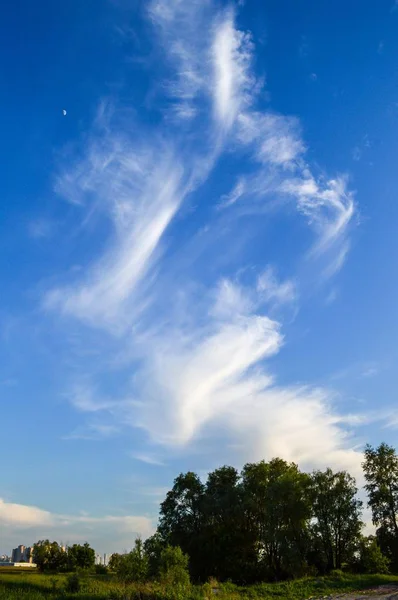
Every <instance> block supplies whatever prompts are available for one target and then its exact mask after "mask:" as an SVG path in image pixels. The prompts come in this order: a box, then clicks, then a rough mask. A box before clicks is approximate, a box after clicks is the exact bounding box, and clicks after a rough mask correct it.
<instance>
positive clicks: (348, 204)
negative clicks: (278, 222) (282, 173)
mask: <svg viewBox="0 0 398 600" xmlns="http://www.w3.org/2000/svg"><path fill="white" fill-rule="evenodd" d="M281 190H282V191H283V192H285V193H288V194H291V195H292V196H293V197H295V198H296V199H297V207H298V210H299V211H300V212H302V213H303V214H304V215H305V216H306V217H307V218H308V221H309V223H310V225H311V226H312V227H313V228H314V229H315V231H316V232H317V234H318V241H317V242H316V244H315V246H314V247H313V250H312V253H313V254H314V255H320V254H322V253H324V252H326V251H327V250H330V249H331V247H332V246H335V247H336V245H337V244H342V243H343V242H344V241H345V240H346V236H347V233H348V227H349V225H350V223H351V222H352V218H353V216H354V214H355V203H354V198H353V194H352V192H350V191H349V190H347V181H346V179H345V178H342V177H340V178H337V179H330V180H329V181H327V182H326V183H324V184H323V183H321V182H316V181H315V179H314V178H313V177H312V176H311V175H308V174H307V176H306V177H305V178H303V179H291V180H287V181H285V182H283V183H282V184H281ZM347 252H348V243H347V242H346V243H343V244H342V246H337V256H336V257H333V263H334V267H333V266H332V267H330V269H331V271H332V272H333V273H334V272H336V271H337V270H339V268H340V267H341V266H342V263H343V262H344V259H345V256H346V254H347Z"/></svg>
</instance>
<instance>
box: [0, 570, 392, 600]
mask: <svg viewBox="0 0 398 600" xmlns="http://www.w3.org/2000/svg"><path fill="white" fill-rule="evenodd" d="M386 583H395V584H397V585H398V577H395V576H389V575H363V576H359V575H350V574H336V575H334V576H329V577H318V578H316V577H313V578H307V579H299V580H296V581H290V582H284V583H275V584H259V585H254V586H250V587H245V588H244V587H237V586H234V585H232V584H223V585H220V586H219V587H218V593H217V594H213V592H212V586H210V585H209V584H207V585H204V586H195V587H194V586H193V587H192V589H191V590H184V591H182V590H178V589H176V588H175V587H173V588H172V589H167V588H165V587H162V586H160V585H157V584H144V585H130V586H125V585H122V584H119V583H118V582H117V581H116V580H115V579H114V578H113V577H111V576H96V575H92V576H91V575H88V576H84V577H82V579H81V590H80V592H79V593H76V594H71V593H68V592H67V591H66V584H67V576H66V575H42V574H40V573H37V572H21V571H19V572H15V571H9V570H8V571H5V570H4V571H3V570H0V600H58V599H60V600H61V599H62V600H72V599H75V600H125V599H126V600H191V599H192V600H199V599H205V598H211V597H214V598H220V599H222V600H227V599H228V600H240V599H242V600H243V599H248V600H249V599H251V600H255V599H260V598H261V599H264V600H270V599H286V600H307V599H308V598H319V597H322V596H327V595H329V594H338V593H342V592H346V591H347V592H348V591H351V590H361V589H366V588H370V587H375V586H378V585H382V584H386Z"/></svg>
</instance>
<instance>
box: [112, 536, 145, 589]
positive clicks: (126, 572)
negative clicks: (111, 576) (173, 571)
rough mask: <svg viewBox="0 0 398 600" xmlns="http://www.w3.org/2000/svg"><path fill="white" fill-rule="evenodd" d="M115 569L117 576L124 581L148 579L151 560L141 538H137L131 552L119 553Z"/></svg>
mask: <svg viewBox="0 0 398 600" xmlns="http://www.w3.org/2000/svg"><path fill="white" fill-rule="evenodd" d="M112 556H113V555H112ZM115 571H116V574H117V576H118V577H119V578H120V579H121V580H122V581H124V582H131V581H138V582H143V581H146V579H148V574H149V561H148V557H147V556H146V554H145V552H144V544H143V542H142V540H141V539H140V538H137V539H136V540H135V543H134V548H133V549H132V550H131V552H128V553H127V554H122V555H119V558H118V560H117V563H116V567H115Z"/></svg>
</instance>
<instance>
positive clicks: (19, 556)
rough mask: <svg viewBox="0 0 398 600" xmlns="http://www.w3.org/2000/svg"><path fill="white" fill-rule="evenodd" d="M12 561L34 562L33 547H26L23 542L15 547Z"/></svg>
mask: <svg viewBox="0 0 398 600" xmlns="http://www.w3.org/2000/svg"><path fill="white" fill-rule="evenodd" d="M11 562H13V563H30V564H32V563H33V548H31V547H27V548H26V547H25V546H24V545H23V544H21V545H20V546H18V548H14V550H13V551H12V553H11Z"/></svg>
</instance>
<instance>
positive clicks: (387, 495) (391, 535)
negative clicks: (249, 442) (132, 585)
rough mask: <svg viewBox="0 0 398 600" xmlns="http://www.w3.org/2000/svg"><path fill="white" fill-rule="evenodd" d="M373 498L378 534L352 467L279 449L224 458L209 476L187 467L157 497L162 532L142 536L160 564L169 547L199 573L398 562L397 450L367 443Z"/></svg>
mask: <svg viewBox="0 0 398 600" xmlns="http://www.w3.org/2000/svg"><path fill="white" fill-rule="evenodd" d="M363 471H364V477H365V481H366V485H365V489H366V492H367V495H368V505H369V507H370V508H371V511H372V518H373V523H374V525H375V526H376V535H375V536H368V537H365V536H364V535H363V534H362V530H363V525H364V524H363V522H362V510H363V503H362V501H361V500H360V499H359V498H358V489H357V486H356V482H355V479H354V478H353V477H352V476H351V475H350V474H349V473H348V472H346V471H332V470H331V469H326V470H325V471H314V472H313V473H311V474H309V473H304V472H302V471H300V469H299V467H298V466H297V465H296V464H295V463H288V462H286V461H285V460H282V459H280V458H274V459H273V460H271V461H269V462H265V461H260V462H257V463H248V464H246V465H245V466H244V467H243V469H242V471H241V472H240V473H239V472H238V471H237V470H236V469H235V468H234V467H231V466H223V467H221V468H219V469H216V470H215V471H213V472H211V473H209V475H208V478H207V481H206V482H205V483H203V482H202V481H201V480H200V478H199V477H198V475H196V474H195V473H193V472H188V473H185V474H180V475H179V476H178V477H177V478H176V479H175V481H174V485H173V488H172V489H171V490H170V491H169V492H168V493H167V496H166V498H165V500H164V501H163V502H162V504H161V507H160V518H159V524H158V528H157V531H156V533H155V534H154V535H153V536H152V537H150V538H148V539H147V540H146V541H145V543H144V544H143V553H144V554H145V556H146V557H147V560H148V564H149V565H150V566H149V567H148V568H149V570H150V571H151V572H153V573H156V571H157V570H158V568H159V566H158V563H159V557H160V556H161V553H162V550H163V549H164V548H166V547H169V546H171V547H179V548H181V550H182V552H183V553H184V554H186V555H187V556H188V557H189V570H190V574H191V577H192V578H193V580H194V581H207V580H208V579H209V577H215V578H217V579H219V580H220V581H223V580H231V581H234V582H237V583H252V582H257V581H279V580H283V579H289V578H295V577H300V576H303V575H309V574H326V573H329V572H331V571H333V570H336V569H347V570H352V571H356V572H388V571H389V570H392V571H395V572H397V571H398V522H397V513H398V457H397V454H396V451H395V449H394V448H392V447H391V446H388V445H387V444H385V443H383V444H381V445H380V446H378V447H377V448H373V447H372V446H370V445H368V446H366V449H365V452H364V460H363Z"/></svg>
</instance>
